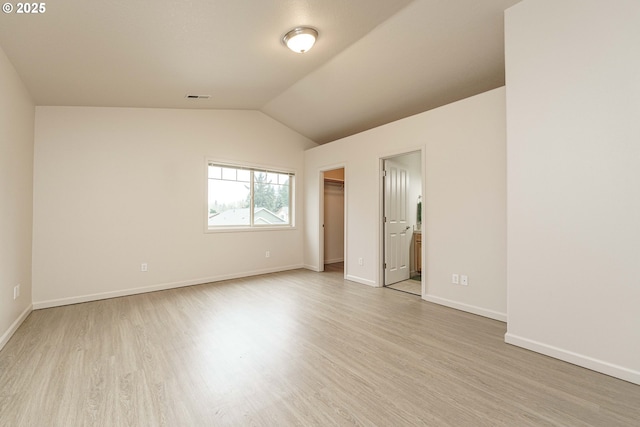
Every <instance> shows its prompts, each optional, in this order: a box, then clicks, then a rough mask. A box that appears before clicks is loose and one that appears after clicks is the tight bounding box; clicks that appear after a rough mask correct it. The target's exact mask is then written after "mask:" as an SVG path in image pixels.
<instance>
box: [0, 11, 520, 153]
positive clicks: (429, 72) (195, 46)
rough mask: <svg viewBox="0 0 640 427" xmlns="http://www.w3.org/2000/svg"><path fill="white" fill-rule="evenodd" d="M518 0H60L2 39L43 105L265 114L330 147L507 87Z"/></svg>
mask: <svg viewBox="0 0 640 427" xmlns="http://www.w3.org/2000/svg"><path fill="white" fill-rule="evenodd" d="M518 1H520V0H481V1H479V0H413V1H412V0H393V1H392V0H268V1H266V0H135V1H133V0H94V1H87V0H60V1H57V2H46V12H45V13H43V14H39V15H35V14H30V15H25V14H17V13H15V11H14V12H13V13H11V14H5V13H2V14H1V16H0V45H1V46H2V48H3V49H4V51H5V53H6V54H7V56H8V57H9V59H10V60H11V62H12V63H13V65H14V66H15V68H16V70H17V71H18V73H19V74H20V76H21V77H22V79H23V81H24V83H25V85H26V86H27V88H28V89H29V91H30V92H31V95H32V97H33V99H34V101H35V103H36V105H76V106H77V105H80V106H113V107H155V108H223V109H258V110H261V111H263V112H264V113H266V114H268V115H270V116H272V117H273V118H275V119H276V120H278V121H280V122H282V123H284V124H285V125H287V126H289V127H291V128H292V129H295V130H297V131H298V132H300V133H302V134H303V135H305V136H307V137H309V138H311V139H312V140H314V141H315V142H318V143H325V142H328V141H331V140H334V139H337V138H340V137H343V136H347V135H351V134H353V133H356V132H360V131H362V130H366V129H369V128H371V127H375V126H378V125H380V124H384V123H388V122H390V121H393V120H397V119H399V118H403V117H406V116H409V115H412V114H415V113H419V112H422V111H426V110H428V109H431V108H435V107H438V106H441V105H444V104H447V103H449V102H453V101H456V100H459V99H462V98H466V97H468V96H472V95H475V94H478V93H481V92H484V91H486V90H490V89H493V88H496V87H499V86H501V85H503V84H504V40H503V11H504V10H505V9H506V8H508V7H510V6H511V5H513V4H515V3H517V2H518ZM299 25H310V26H313V27H315V28H317V29H318V30H319V33H320V36H319V38H318V42H317V43H316V46H315V47H314V48H313V49H312V50H311V51H309V52H308V53H306V54H295V53H293V52H290V51H289V50H288V49H286V48H285V47H284V46H283V45H282V44H281V41H280V40H281V38H282V36H283V35H284V33H286V32H287V31H288V30H290V29H291V28H293V27H296V26H299ZM187 94H202V95H211V98H210V99H206V100H204V99H201V100H188V99H185V95H187Z"/></svg>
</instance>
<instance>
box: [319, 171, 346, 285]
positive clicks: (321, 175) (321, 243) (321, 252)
mask: <svg viewBox="0 0 640 427" xmlns="http://www.w3.org/2000/svg"><path fill="white" fill-rule="evenodd" d="M335 169H344V212H343V215H344V242H343V244H344V271H343V275H344V277H347V265H348V264H347V257H348V254H347V242H348V240H349V239H348V237H347V236H348V235H347V230H348V226H347V223H348V221H347V218H348V217H347V209H348V203H347V200H348V198H347V195H348V185H347V165H346V164H345V163H338V164H335V165H331V166H325V167H322V168H320V169H319V171H318V219H319V221H318V271H319V272H322V271H324V173H325V172H328V171H332V170H335Z"/></svg>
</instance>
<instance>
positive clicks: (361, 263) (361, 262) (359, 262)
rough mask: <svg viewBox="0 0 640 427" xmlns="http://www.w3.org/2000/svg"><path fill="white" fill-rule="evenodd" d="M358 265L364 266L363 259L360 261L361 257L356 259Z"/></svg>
mask: <svg viewBox="0 0 640 427" xmlns="http://www.w3.org/2000/svg"><path fill="white" fill-rule="evenodd" d="M358 265H364V259H362V257H360V258H358Z"/></svg>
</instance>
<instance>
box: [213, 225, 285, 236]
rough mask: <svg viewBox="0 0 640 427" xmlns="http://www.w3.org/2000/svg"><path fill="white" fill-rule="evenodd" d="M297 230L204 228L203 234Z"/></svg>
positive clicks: (280, 228) (276, 228)
mask: <svg viewBox="0 0 640 427" xmlns="http://www.w3.org/2000/svg"><path fill="white" fill-rule="evenodd" d="M292 230H297V227H296V226H283V227H269V226H265V227H220V228H206V229H205V231H204V232H205V234H216V233H244V232H256V231H292Z"/></svg>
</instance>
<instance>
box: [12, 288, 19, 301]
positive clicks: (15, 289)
mask: <svg viewBox="0 0 640 427" xmlns="http://www.w3.org/2000/svg"><path fill="white" fill-rule="evenodd" d="M17 298H18V287H17V286H14V287H13V299H14V300H16V299H17Z"/></svg>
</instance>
